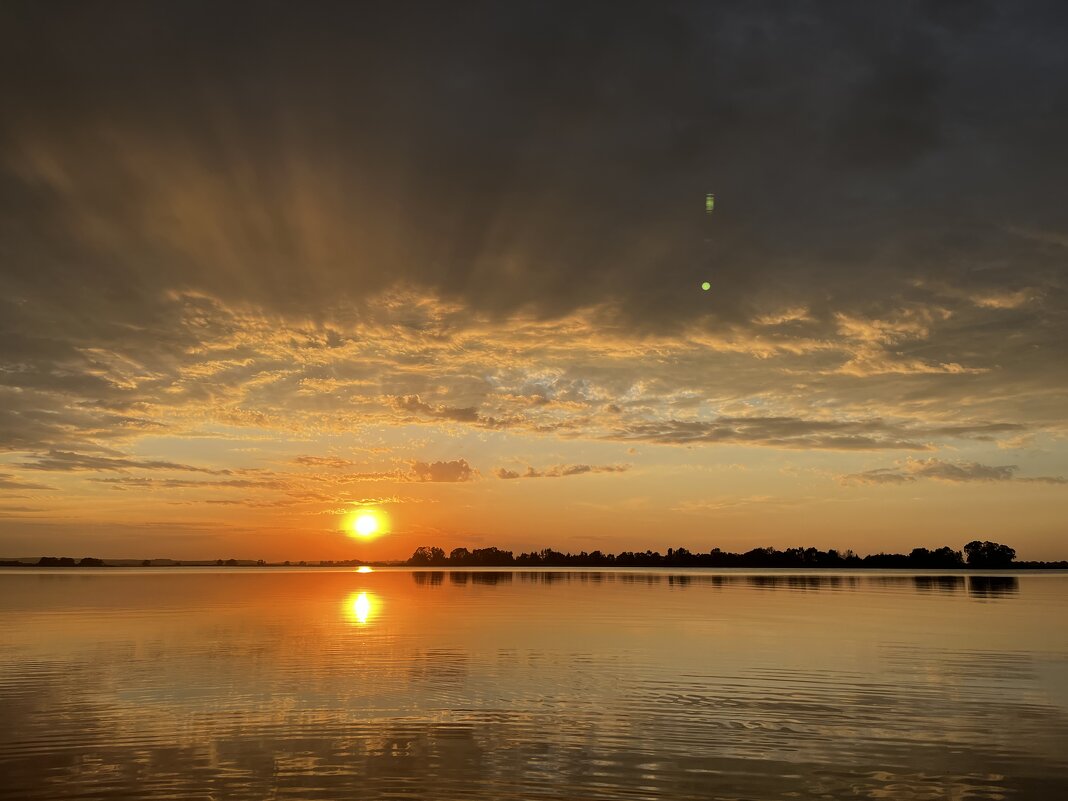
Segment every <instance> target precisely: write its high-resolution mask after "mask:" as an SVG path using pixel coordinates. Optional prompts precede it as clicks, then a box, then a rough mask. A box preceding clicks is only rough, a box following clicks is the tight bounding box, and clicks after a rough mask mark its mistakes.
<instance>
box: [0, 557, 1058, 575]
mask: <svg viewBox="0 0 1068 801" xmlns="http://www.w3.org/2000/svg"><path fill="white" fill-rule="evenodd" d="M5 567H9V568H29V569H47V570H58V571H64V570H86V569H94V570H128V569H133V570H144V569H146V568H152V569H174V570H183V569H185V568H205V567H213V568H219V567H222V568H228V569H238V570H242V569H265V568H277V569H280V570H337V569H338V568H345V569H348V568H360V567H369V568H392V569H404V570H417V571H425V572H434V571H444V572H449V571H464V572H477V571H480V570H482V571H491V570H492V571H509V570H510V571H530V570H534V571H545V572H549V571H553V570H628V571H649V570H694V571H701V572H723V571H730V572H734V571H738V572H743V571H747V570H748V571H752V570H760V571H784V572H787V571H811V572H817V571H823V572H827V571H834V572H842V573H854V572H868V571H872V572H875V571H880V570H893V571H900V572H903V573H908V572H912V573H916V572H923V573H942V574H961V575H966V574H969V573H990V572H1002V573H1006V572H1007V573H1011V572H1014V571H1043V570H1065V571H1068V561H1064V562H1015V563H1013V564H1012V565H1010V566H1008V567H999V568H994V567H968V566H964V567H913V566H909V565H898V566H864V565H850V566H839V567H820V566H818V565H811V566H804V565H800V566H799V565H793V566H791V565H783V566H768V565H763V566H760V565H732V566H712V565H604V564H600V565H409V564H406V563H405V562H359V563H356V564H349V563H348V562H332V563H331V562H329V561H323V562H322V563H320V562H308V563H306V564H296V563H290V564H288V565H287V564H284V563H282V562H268V563H265V564H257V563H255V562H251V563H248V562H240V563H238V564H236V565H229V564H224V565H218V564H216V563H215V562H204V561H188V562H180V563H174V564H153V565H144V564H130V563H127V562H126V560H123V561H122V563H109V562H108V561H107V560H104V564H102V565H92V564H90V565H81V564H73V565H39V564H36V563H33V562H24V561H20V560H14V559H8V560H0V568H5Z"/></svg>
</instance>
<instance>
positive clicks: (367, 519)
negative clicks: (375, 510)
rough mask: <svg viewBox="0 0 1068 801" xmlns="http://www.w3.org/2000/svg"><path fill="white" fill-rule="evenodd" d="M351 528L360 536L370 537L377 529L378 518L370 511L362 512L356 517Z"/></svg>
mask: <svg viewBox="0 0 1068 801" xmlns="http://www.w3.org/2000/svg"><path fill="white" fill-rule="evenodd" d="M352 528H353V530H354V531H355V532H356V533H357V534H359V535H360V536H361V537H370V536H371V535H372V534H374V533H375V532H377V531H378V518H377V517H375V516H374V515H373V514H371V513H370V512H363V513H362V514H360V515H358V516H357V517H356V520H355V522H353V524H352Z"/></svg>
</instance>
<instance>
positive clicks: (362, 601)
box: [345, 592, 381, 626]
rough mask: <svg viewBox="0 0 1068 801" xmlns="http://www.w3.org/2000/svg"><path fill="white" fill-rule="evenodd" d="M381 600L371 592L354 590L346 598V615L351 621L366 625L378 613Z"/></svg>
mask: <svg viewBox="0 0 1068 801" xmlns="http://www.w3.org/2000/svg"><path fill="white" fill-rule="evenodd" d="M380 605H381V604H380V602H379V600H378V598H377V597H376V596H375V595H374V594H373V593H369V592H354V593H352V594H351V595H349V597H348V598H346V599H345V617H346V618H347V619H348V620H349V622H350V623H355V624H357V625H359V626H365V625H367V623H369V622H370V621H371V619H372V618H374V617H376V616H377V615H378V611H379V607H380Z"/></svg>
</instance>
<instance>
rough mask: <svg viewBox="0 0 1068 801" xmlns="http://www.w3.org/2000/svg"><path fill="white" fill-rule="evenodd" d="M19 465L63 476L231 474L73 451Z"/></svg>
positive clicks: (53, 452) (57, 453) (52, 452)
mask: <svg viewBox="0 0 1068 801" xmlns="http://www.w3.org/2000/svg"><path fill="white" fill-rule="evenodd" d="M18 466H19V467H21V468H23V469H24V470H45V471H50V472H63V473H70V472H80V471H90V470H91V471H114V472H119V473H121V472H124V471H126V470H130V469H133V468H137V469H140V470H182V471H187V472H191V473H208V474H210V475H228V474H229V473H230V472H231V471H230V470H212V469H210V468H206V467H195V466H193V465H188V464H179V463H177V462H167V461H160V460H153V459H129V458H126V457H117V456H93V455H90V454H85V453H72V452H70V451H49V452H48V453H47V454H45V455H42V456H37V457H35V458H34V460H33V461H31V462H21V463H19V465H18Z"/></svg>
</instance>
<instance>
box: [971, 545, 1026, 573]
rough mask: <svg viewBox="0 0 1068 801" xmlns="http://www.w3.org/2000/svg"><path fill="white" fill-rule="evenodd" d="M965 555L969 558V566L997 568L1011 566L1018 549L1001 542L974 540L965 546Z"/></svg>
mask: <svg viewBox="0 0 1068 801" xmlns="http://www.w3.org/2000/svg"><path fill="white" fill-rule="evenodd" d="M964 555H965V556H966V557H967V559H968V567H979V568H986V569H990V570H996V569H998V568H1005V567H1010V566H1011V565H1012V560H1013V559H1015V558H1016V550H1015V549H1013V548H1010V547H1009V546H1008V545H1002V544H1001V543H1000V542H990V541H989V540H983V541H982V542H980V541H979V540H972V541H971V542H969V543H968V544H967V545H965V546H964Z"/></svg>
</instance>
